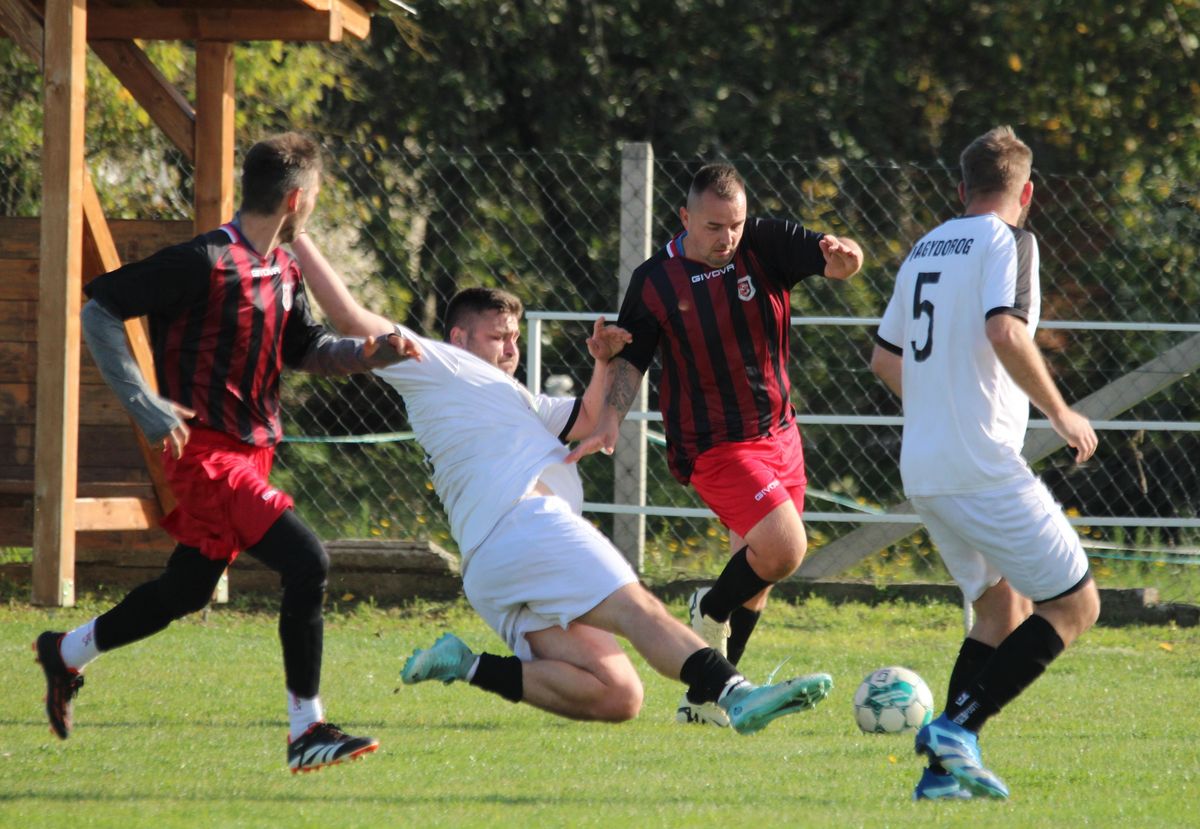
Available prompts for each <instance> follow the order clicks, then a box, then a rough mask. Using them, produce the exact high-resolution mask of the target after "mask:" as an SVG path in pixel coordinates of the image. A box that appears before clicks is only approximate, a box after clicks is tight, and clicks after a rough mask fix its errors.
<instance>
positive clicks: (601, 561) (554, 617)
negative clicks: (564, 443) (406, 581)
mask: <svg viewBox="0 0 1200 829" xmlns="http://www.w3.org/2000/svg"><path fill="white" fill-rule="evenodd" d="M637 580H638V577H637V574H636V573H634V572H633V568H632V567H630V566H629V562H628V561H626V560H625V557H624V556H622V555H621V553H620V552H619V551H618V550H617V548H616V547H614V546H613V545H612V542H610V541H609V540H608V539H607V538H605V537H604V535H603V533H601V532H600V531H599V530H597V529H596V528H595V527H593V526H592V525H591V524H590V523H589V522H588V521H587V520H586V519H584V518H582V517H581V516H579V515H576V514H575V513H573V512H571V508H570V506H568V504H567V502H566V501H564V500H563V499H562V498H559V497H557V496H553V495H551V496H542V495H534V496H529V497H526V498H523V499H522V500H520V501H518V502H517V505H516V506H514V507H513V508H512V509H511V510H510V511H509V512H508V514H507V515H505V516H504V518H502V519H500V523H498V524H497V525H496V526H495V527H493V528H492V531H491V532H490V533H488V536H487V538H485V539H484V540H483V543H482V544H480V545H479V546H478V547H476V548H475V550H474V552H473V553H472V554H471V557H470V559H469V561H468V562H467V563H466V565H465V570H464V572H463V590H464V592H466V594H467V600H468V601H470V602H471V606H472V607H474V608H475V610H476V611H477V612H478V613H479V615H480V616H482V617H483V619H484V621H486V622H487V623H488V624H489V625H491V627H492V630H494V631H496V633H498V634H500V638H502V639H503V640H504V641H505V642H506V643H508V646H509V647H510V648H511V649H512V652H513V653H515V654H516V655H517V656H518V657H519V658H520V659H522V660H524V661H529V660H531V659H532V658H533V652H532V651H531V650H530V648H529V643H528V642H527V641H526V640H525V634H526V633H531V632H533V631H538V630H545V629H546V628H549V627H553V626H554V625H558V626H559V627H562V628H564V629H565V628H566V627H567V625H569V624H570V623H571V622H573V621H575V620H576V619H578V618H579V617H580V616H582V615H583V614H585V613H587V612H588V611H589V610H591V609H592V608H594V607H596V605H598V604H600V603H601V602H602V601H604V600H605V599H607V598H608V597H609V596H611V595H612V594H613V593H614V592H616V591H617V590H619V589H620V588H622V587H624V586H625V585H627V584H632V583H634V582H636V581H637Z"/></svg>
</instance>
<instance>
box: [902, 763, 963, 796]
mask: <svg viewBox="0 0 1200 829" xmlns="http://www.w3.org/2000/svg"><path fill="white" fill-rule="evenodd" d="M972 797H974V795H972V794H971V793H970V792H969V791H967V790H966V789H964V788H963V787H962V785H961V784H960V783H959V782H958V781H957V780H956V779H955V778H954V775H953V774H950V773H949V772H941V771H934V770H933V769H931V768H928V767H927V768H926V769H925V771H923V772H921V779H920V780H919V781H917V787H916V788H915V789H913V795H912V798H913V800H914V801H918V800H970V799H971V798H972Z"/></svg>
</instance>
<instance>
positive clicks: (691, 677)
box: [679, 648, 741, 705]
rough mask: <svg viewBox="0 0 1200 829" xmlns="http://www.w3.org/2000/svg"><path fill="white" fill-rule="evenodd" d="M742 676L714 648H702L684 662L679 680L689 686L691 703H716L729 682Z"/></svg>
mask: <svg viewBox="0 0 1200 829" xmlns="http://www.w3.org/2000/svg"><path fill="white" fill-rule="evenodd" d="M738 676H741V675H740V674H739V673H738V672H737V668H735V667H733V665H732V664H730V662H729V660H728V659H726V658H725V657H723V656H721V654H719V653H717V652H716V651H715V650H714V649H712V648H701V649H700V650H698V651H696V652H695V653H693V654H692V655H691V656H689V657H688V658H687V659H686V660H684V663H683V667H682V668H680V669H679V678H680V680H682V681H683V682H684V683H685V684H686V685H687V686H688V690H687V698H688V701H689V702H692V703H695V704H697V705H699V704H700V703H702V702H716V701H717V698H718V697H720V696H721V691H723V690H725V686H726V685H728V684H729V680H731V679H733V678H734V677H738Z"/></svg>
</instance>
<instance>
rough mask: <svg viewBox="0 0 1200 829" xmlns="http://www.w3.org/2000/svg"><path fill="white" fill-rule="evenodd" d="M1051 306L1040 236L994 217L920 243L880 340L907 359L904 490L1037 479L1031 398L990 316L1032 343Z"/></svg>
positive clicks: (937, 490)
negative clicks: (993, 339)
mask: <svg viewBox="0 0 1200 829" xmlns="http://www.w3.org/2000/svg"><path fill="white" fill-rule="evenodd" d="M1040 309H1041V292H1040V289H1039V286H1038V247H1037V240H1036V239H1035V238H1034V236H1033V235H1032V234H1031V233H1029V232H1027V231H1025V230H1021V229H1019V228H1015V227H1012V226H1011V225H1008V224H1005V223H1004V222H1003V221H1002V220H1001V219H1000V218H999V217H997V216H996V215H994V214H991V213H989V214H986V215H981V216H965V217H962V218H958V219H952V220H950V221H948V222H946V223H945V224H943V225H941V226H940V227H938V228H936V229H935V230H933V231H931V232H930V233H928V234H926V235H925V236H924V237H923V238H922V239H921V240H920V241H919V242H917V244H916V245H914V246H913V249H912V251H911V252H910V253H909V255H908V258H907V259H905V260H904V264H903V265H901V266H900V272H899V273H898V274H897V275H896V287H895V290H894V292H893V294H892V299H891V302H889V303H888V307H887V310H886V311H885V312H884V315H883V320H882V321H881V322H880V325H879V330H878V332H877V334H876V341H877V342H878V343H879V345H880V346H881V347H883V348H886V349H888V350H889V351H891V352H893V353H895V354H903V357H904V363H903V366H904V371H903V378H902V384H903V392H904V438H903V443H902V446H901V450H900V475H901V478H902V479H903V481H904V492H905V494H906V495H908V496H910V497H911V496H914V495H918V496H919V495H948V494H954V493H966V492H978V491H980V490H985V489H990V488H993V487H996V486H1000V485H1002V484H1004V483H1006V482H1008V481H1011V480H1014V479H1016V478H1020V477H1022V476H1027V475H1029V471H1028V466H1027V465H1026V463H1025V460H1024V459H1023V458H1022V457H1021V446H1022V445H1023V444H1024V441H1025V428H1026V426H1027V425H1028V422H1029V398H1028V397H1027V396H1026V395H1025V393H1024V392H1023V391H1021V389H1020V388H1018V387H1017V384H1016V383H1014V382H1013V380H1012V378H1011V377H1010V376H1009V374H1008V372H1007V371H1005V369H1004V366H1003V365H1001V363H1000V360H999V359H998V358H997V357H996V352H995V351H994V350H993V348H992V345H991V343H990V342H989V341H988V338H987V333H986V322H987V319H988V318H989V317H991V316H993V315H995V314H1012V315H1013V316H1016V317H1019V318H1020V319H1023V320H1025V321H1026V322H1027V323H1028V327H1029V336H1030V337H1032V336H1033V333H1034V330H1035V329H1036V327H1037V323H1038V314H1039V311H1040Z"/></svg>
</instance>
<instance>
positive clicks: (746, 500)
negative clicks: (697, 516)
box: [692, 426, 808, 538]
mask: <svg viewBox="0 0 1200 829" xmlns="http://www.w3.org/2000/svg"><path fill="white" fill-rule="evenodd" d="M807 485H808V479H807V478H806V477H805V476H804V449H803V447H802V446H801V445H800V430H799V429H797V428H796V427H795V426H790V427H788V428H786V429H784V430H783V431H781V432H779V433H778V434H774V435H767V436H765V437H761V438H755V439H754V440H746V441H737V442H734V443H719V444H717V445H716V446H714V447H713V448H712V449H709V450H707V451H706V452H703V453H702V454H701V455H700V457H698V458H696V465H695V467H694V468H693V469H692V486H693V487H695V488H696V492H697V493H699V495H700V497H701V498H702V499H704V503H706V504H708V506H709V508H710V509H711V510H712V511H713V512H715V513H716V514H717V517H718V518H720V519H721V523H722V524H724V525H725V526H726V527H728V528H729V529H731V530H733V531H734V532H735V533H737V534H738V535H740V536H741V537H742V538H745V537H746V533H748V532H750V530H752V529H753V528H754V525H755V524H757V523H758V522H759V521H761V520H762V519H763V518H765V517H766V516H767V513H769V512H770V511H771V510H773V509H775V508H776V507H777V506H779V505H780V504H782V503H785V502H787V501H792V502H794V503H795V504H796V511H797V512H799V513H800V514H801V515H803V514H804V490H805V487H807Z"/></svg>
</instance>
